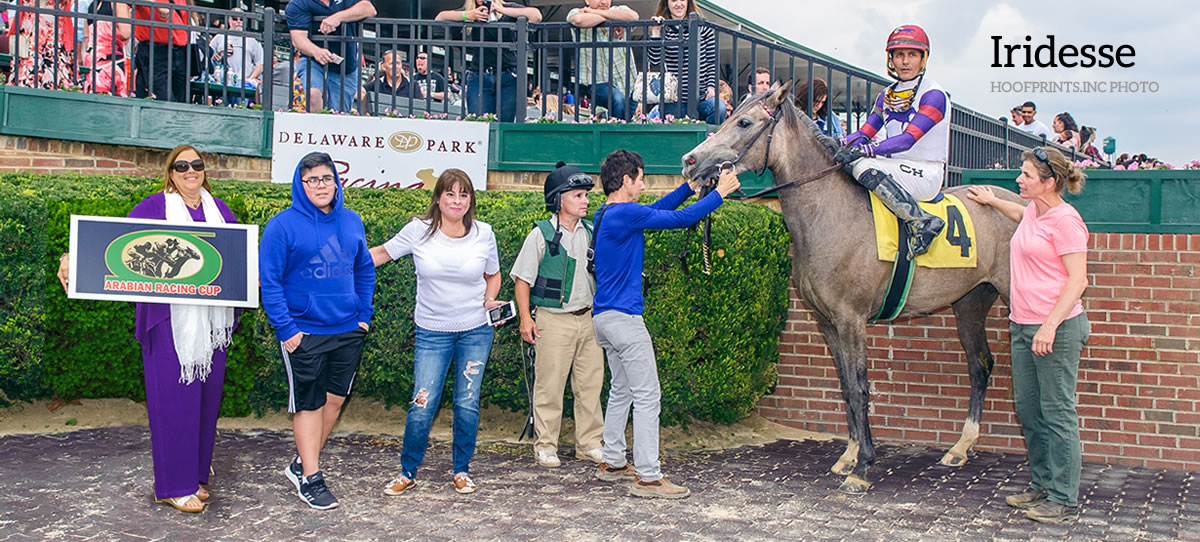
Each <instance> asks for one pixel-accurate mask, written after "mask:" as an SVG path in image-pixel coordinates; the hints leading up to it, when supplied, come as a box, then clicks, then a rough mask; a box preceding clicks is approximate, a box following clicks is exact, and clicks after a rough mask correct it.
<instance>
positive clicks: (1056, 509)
mask: <svg viewBox="0 0 1200 542" xmlns="http://www.w3.org/2000/svg"><path fill="white" fill-rule="evenodd" d="M1025 517H1027V518H1029V519H1032V520H1034V521H1041V522H1045V523H1062V522H1064V521H1075V520H1077V519H1079V507H1078V506H1066V505H1063V504H1058V503H1056V502H1054V501H1049V500H1047V501H1042V503H1041V504H1039V505H1037V506H1035V507H1033V508H1030V509H1029V510H1026V511H1025Z"/></svg>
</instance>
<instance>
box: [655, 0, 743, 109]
mask: <svg viewBox="0 0 1200 542" xmlns="http://www.w3.org/2000/svg"><path fill="white" fill-rule="evenodd" d="M691 13H696V14H697V15H699V14H700V10H699V9H698V8H697V7H696V1H695V0H658V9H657V10H656V11H655V12H654V16H653V17H651V19H653V20H654V22H656V23H662V22H663V21H664V20H667V19H670V20H675V21H683V20H685V19H686V18H687V16H688V15H689V14H691ZM699 34H700V62H699V72H700V74H699V75H700V78H699V79H700V88H699V92H696V93H694V96H691V95H689V91H688V77H687V73H686V72H687V70H686V64H687V54H688V53H687V49H685V48H683V47H681V46H679V45H669V46H660V47H650V48H648V49H646V61H647V63H648V64H651V65H658V64H661V65H662V69H663V71H666V72H671V73H675V74H678V75H680V77H679V92H678V95H679V100H680V101H677V102H668V103H664V104H661V105H660V106H659V111H660V113H661V114H662V115H663V116H666V115H671V116H674V117H685V116H688V105H689V102H691V101H692V100H693V99H695V100H698V104H697V105H696V113H697V114H698V115H699V116H698V117H697V118H699V119H704V120H705V122H708V123H709V124H721V122H723V121H724V120H725V114H726V106H727V105H729V104H727V103H724V102H723V101H722V100H721V98H720V97H719V96H717V80H718V79H717V33H716V31H714V30H713V29H712V27H711V26H701V27H700V32H699ZM650 38H651V39H657V40H662V39H667V40H683V41H684V42H685V43H686V42H687V41H688V30H687V27H686V26H666V27H662V26H652V27H650Z"/></svg>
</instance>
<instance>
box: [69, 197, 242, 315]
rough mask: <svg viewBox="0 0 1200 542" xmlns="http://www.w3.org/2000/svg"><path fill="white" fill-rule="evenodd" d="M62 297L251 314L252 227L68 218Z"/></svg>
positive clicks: (87, 217) (76, 216) (79, 216)
mask: <svg viewBox="0 0 1200 542" xmlns="http://www.w3.org/2000/svg"><path fill="white" fill-rule="evenodd" d="M70 242H71V276H70V280H69V281H68V282H67V285H68V290H67V297H69V298H72V299H101V300H108V301H134V302H144V303H183V304H191V305H218V306H226V307H245V308H255V307H258V226H257V225H253V224H251V225H246V224H220V225H217V224H205V223H187V224H183V223H173V222H167V221H165V220H146V219H133V218H116V217H106V216H82V215H72V216H71V241H70Z"/></svg>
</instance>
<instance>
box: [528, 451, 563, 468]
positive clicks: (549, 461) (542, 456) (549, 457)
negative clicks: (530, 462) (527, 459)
mask: <svg viewBox="0 0 1200 542" xmlns="http://www.w3.org/2000/svg"><path fill="white" fill-rule="evenodd" d="M534 455H535V456H536V458H537V464H538V465H541V466H543V467H548V468H551V469H553V468H556V467H560V466H562V461H559V460H558V454H557V453H554V450H536V451H535V452H534Z"/></svg>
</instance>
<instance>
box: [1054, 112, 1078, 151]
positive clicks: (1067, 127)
mask: <svg viewBox="0 0 1200 542" xmlns="http://www.w3.org/2000/svg"><path fill="white" fill-rule="evenodd" d="M1054 134H1055V135H1054V142H1055V143H1056V144H1059V145H1062V146H1064V147H1067V148H1069V149H1075V150H1079V128H1078V127H1077V126H1076V125H1075V118H1074V117H1072V116H1071V114H1070V113H1067V112H1065V111H1064V112H1062V113H1059V114H1057V115H1055V116H1054Z"/></svg>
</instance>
